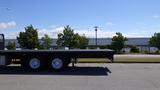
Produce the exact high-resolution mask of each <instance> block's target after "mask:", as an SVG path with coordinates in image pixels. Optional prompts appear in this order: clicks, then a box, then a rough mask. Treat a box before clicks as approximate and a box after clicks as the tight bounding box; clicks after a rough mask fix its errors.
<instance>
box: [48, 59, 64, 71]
mask: <svg viewBox="0 0 160 90" xmlns="http://www.w3.org/2000/svg"><path fill="white" fill-rule="evenodd" d="M51 64H52V67H53V68H54V69H56V70H58V69H61V68H62V66H63V62H62V60H61V59H59V58H55V59H53V60H52V62H51Z"/></svg>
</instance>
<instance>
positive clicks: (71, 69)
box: [0, 66, 112, 76]
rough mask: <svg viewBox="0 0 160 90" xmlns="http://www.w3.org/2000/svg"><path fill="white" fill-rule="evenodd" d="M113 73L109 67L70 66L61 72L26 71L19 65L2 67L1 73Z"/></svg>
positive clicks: (83, 74)
mask: <svg viewBox="0 0 160 90" xmlns="http://www.w3.org/2000/svg"><path fill="white" fill-rule="evenodd" d="M109 73H112V72H111V71H110V70H109V69H108V68H107V67H68V68H67V69H65V70H63V71H60V72H53V71H50V70H41V71H36V72H34V71H28V70H27V71H26V70H25V69H23V68H21V67H19V66H7V67H0V75H4V74H7V75H71V76H108V74H109Z"/></svg>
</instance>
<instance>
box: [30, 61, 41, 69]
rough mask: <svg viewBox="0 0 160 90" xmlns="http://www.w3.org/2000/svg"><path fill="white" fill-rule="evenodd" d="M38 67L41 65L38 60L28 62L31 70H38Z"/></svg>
mask: <svg viewBox="0 0 160 90" xmlns="http://www.w3.org/2000/svg"><path fill="white" fill-rule="evenodd" d="M40 65H41V62H40V60H39V59H38V58H32V59H30V61H29V66H30V68H32V69H38V68H40Z"/></svg>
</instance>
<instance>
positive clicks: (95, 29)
mask: <svg viewBox="0 0 160 90" xmlns="http://www.w3.org/2000/svg"><path fill="white" fill-rule="evenodd" d="M94 28H95V36H96V38H95V43H96V48H98V47H97V28H98V26H95V27H94Z"/></svg>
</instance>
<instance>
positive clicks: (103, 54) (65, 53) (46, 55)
mask: <svg viewBox="0 0 160 90" xmlns="http://www.w3.org/2000/svg"><path fill="white" fill-rule="evenodd" d="M0 39H1V40H0V47H3V48H4V35H3V34H0ZM3 48H1V49H3ZM113 56H114V54H113V51H112V50H110V49H69V50H0V65H9V64H12V63H16V64H21V66H22V67H24V68H26V69H28V70H34V71H37V70H41V69H44V68H50V69H52V70H54V71H59V70H62V69H64V68H66V67H68V65H69V64H70V63H72V65H73V66H74V63H76V61H77V58H108V59H110V60H111V61H113Z"/></svg>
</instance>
